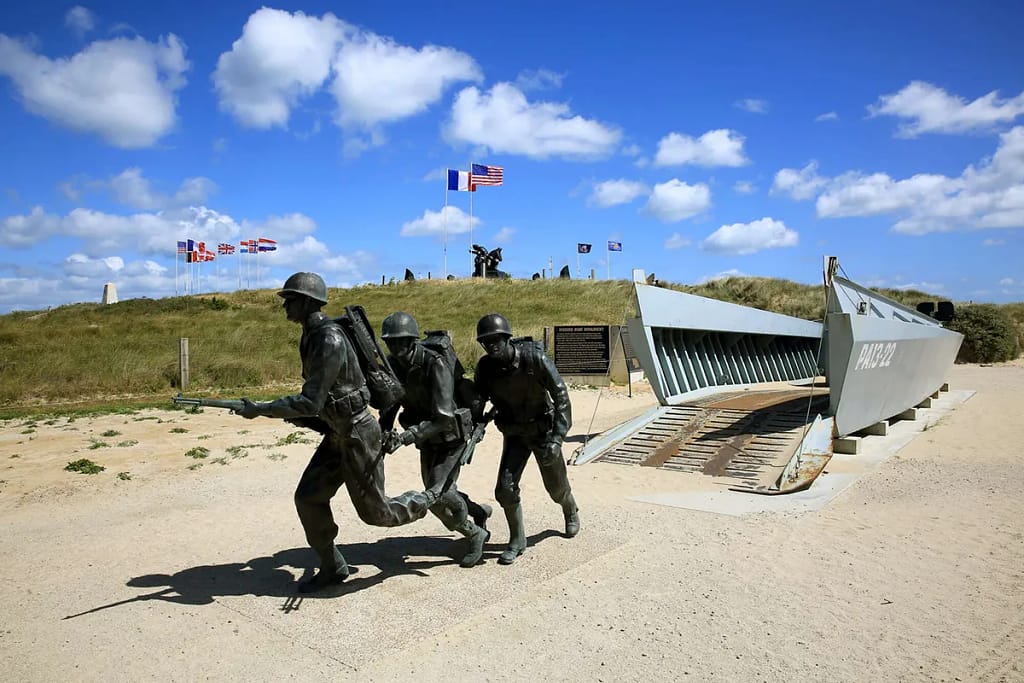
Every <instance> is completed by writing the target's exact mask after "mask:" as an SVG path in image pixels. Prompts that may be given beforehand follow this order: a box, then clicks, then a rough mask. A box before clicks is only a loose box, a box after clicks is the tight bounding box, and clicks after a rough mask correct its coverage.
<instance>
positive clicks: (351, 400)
mask: <svg viewBox="0 0 1024 683" xmlns="http://www.w3.org/2000/svg"><path fill="white" fill-rule="evenodd" d="M369 404H370V391H369V390H368V389H367V388H366V387H360V388H359V389H355V390H353V391H350V392H348V393H347V394H344V395H342V396H338V397H337V398H335V397H334V396H331V400H330V401H329V402H328V403H327V405H326V406H325V407H324V412H325V413H327V414H328V415H329V416H331V417H336V418H342V419H344V418H349V417H352V416H353V415H357V414H359V413H361V412H362V411H363V410H365V409H366V406H368V405H369Z"/></svg>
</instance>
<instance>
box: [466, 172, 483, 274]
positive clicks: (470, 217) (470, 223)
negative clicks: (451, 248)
mask: <svg viewBox="0 0 1024 683" xmlns="http://www.w3.org/2000/svg"><path fill="white" fill-rule="evenodd" d="M467 182H469V276H470V277H473V195H474V194H475V193H474V192H473V162H472V161H471V162H469V179H468V181H467ZM484 263H486V261H484Z"/></svg>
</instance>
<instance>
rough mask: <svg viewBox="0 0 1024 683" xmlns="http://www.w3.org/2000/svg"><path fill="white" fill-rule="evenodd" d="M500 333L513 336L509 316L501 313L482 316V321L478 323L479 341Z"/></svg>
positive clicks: (477, 333)
mask: <svg viewBox="0 0 1024 683" xmlns="http://www.w3.org/2000/svg"><path fill="white" fill-rule="evenodd" d="M498 334H501V335H505V336H506V337H511V336H512V326H511V325H509V323H508V318H506V317H505V316H503V315H501V314H500V313H488V314H487V315H485V316H484V317H482V318H480V322H478V323H477V324H476V340H477V341H482V340H483V339H484V338H485V337H493V336H494V335H498Z"/></svg>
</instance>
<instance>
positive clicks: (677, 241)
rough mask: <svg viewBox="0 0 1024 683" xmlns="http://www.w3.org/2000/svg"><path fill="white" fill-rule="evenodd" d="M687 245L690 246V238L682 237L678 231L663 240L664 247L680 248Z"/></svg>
mask: <svg viewBox="0 0 1024 683" xmlns="http://www.w3.org/2000/svg"><path fill="white" fill-rule="evenodd" d="M688 246H690V238H689V237H683V236H682V235H680V234H679V233H678V232H674V233H672V236H671V237H669V238H668V239H667V240H665V248H666V249H682V248H683V247H688Z"/></svg>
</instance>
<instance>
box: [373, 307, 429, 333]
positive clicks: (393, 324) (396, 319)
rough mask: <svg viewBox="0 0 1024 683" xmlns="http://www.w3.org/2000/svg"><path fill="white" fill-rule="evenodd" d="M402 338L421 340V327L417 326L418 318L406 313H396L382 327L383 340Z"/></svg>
mask: <svg viewBox="0 0 1024 683" xmlns="http://www.w3.org/2000/svg"><path fill="white" fill-rule="evenodd" d="M401 337H412V338H413V339H419V338H420V327H419V325H417V324H416V318H414V317H412V316H411V315H409V314H408V313H406V312H405V311H395V312H394V313H392V314H391V315H389V316H388V317H386V318H384V322H383V323H381V326H380V338H381V339H399V338H401Z"/></svg>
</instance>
